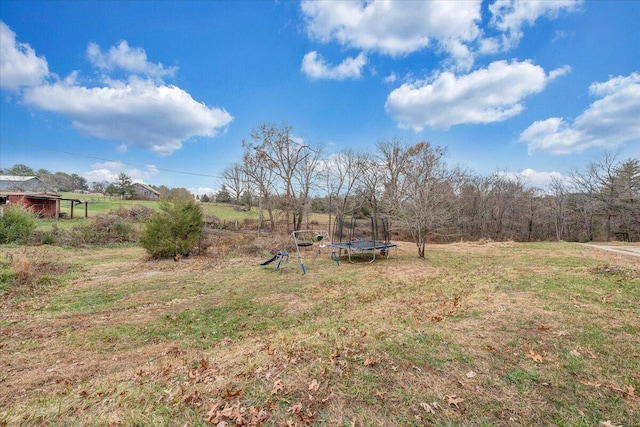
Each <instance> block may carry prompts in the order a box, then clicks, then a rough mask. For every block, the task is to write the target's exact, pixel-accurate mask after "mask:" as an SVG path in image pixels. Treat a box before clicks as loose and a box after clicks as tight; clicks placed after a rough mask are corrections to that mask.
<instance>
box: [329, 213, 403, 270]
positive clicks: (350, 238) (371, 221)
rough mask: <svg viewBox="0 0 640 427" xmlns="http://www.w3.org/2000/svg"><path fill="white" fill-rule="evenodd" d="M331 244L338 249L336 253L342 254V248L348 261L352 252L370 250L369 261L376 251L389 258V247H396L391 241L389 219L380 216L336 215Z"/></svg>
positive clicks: (372, 259)
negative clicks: (356, 216)
mask: <svg viewBox="0 0 640 427" xmlns="http://www.w3.org/2000/svg"><path fill="white" fill-rule="evenodd" d="M329 246H331V247H332V248H333V249H334V250H335V249H338V255H342V251H343V250H344V251H345V252H346V253H347V256H348V258H349V262H353V260H352V259H351V256H352V253H353V252H354V251H357V252H364V251H367V252H371V254H372V258H371V260H370V261H369V262H374V261H375V260H376V251H378V252H379V253H380V255H383V256H385V257H386V258H389V255H390V250H391V248H394V247H396V245H395V243H391V231H390V229H389V219H388V218H384V217H382V218H380V217H371V218H361V219H359V218H355V217H345V216H342V215H341V216H338V217H336V221H335V224H334V227H333V238H332V241H331V244H330V245H329Z"/></svg>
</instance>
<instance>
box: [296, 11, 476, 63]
mask: <svg viewBox="0 0 640 427" xmlns="http://www.w3.org/2000/svg"><path fill="white" fill-rule="evenodd" d="M480 4H481V1H480V0H469V1H439V2H433V1H427V2H422V1H420V2H405V1H398V2H392V1H367V2H343V1H303V2H302V4H301V9H302V13H303V14H304V16H305V21H306V28H307V33H308V35H309V37H311V38H312V39H315V40H318V41H320V42H322V43H330V42H334V41H335V42H337V43H339V44H340V45H342V46H346V47H350V48H356V49H361V50H364V51H376V52H379V53H381V54H384V55H390V56H394V57H396V56H403V55H407V54H410V53H412V52H417V51H419V50H422V49H424V48H426V47H428V46H432V47H437V48H440V49H442V50H444V51H446V52H451V53H452V54H453V56H454V57H459V56H460V54H461V53H462V52H463V51H464V49H462V48H461V45H462V44H463V43H467V42H471V41H473V40H474V39H476V37H477V36H478V35H479V33H480V31H479V28H478V22H479V20H480V18H481V16H480ZM432 40H433V42H432ZM465 61H468V58H465Z"/></svg>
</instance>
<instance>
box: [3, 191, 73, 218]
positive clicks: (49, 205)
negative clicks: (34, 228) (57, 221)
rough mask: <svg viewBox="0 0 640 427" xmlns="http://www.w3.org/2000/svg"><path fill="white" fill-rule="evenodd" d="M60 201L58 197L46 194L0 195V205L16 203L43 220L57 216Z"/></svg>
mask: <svg viewBox="0 0 640 427" xmlns="http://www.w3.org/2000/svg"><path fill="white" fill-rule="evenodd" d="M60 200H61V198H60V196H56V195H53V194H46V193H0V204H11V203H18V204H21V205H22V206H24V207H25V208H27V209H29V210H30V211H31V212H33V213H34V214H36V215H39V216H42V217H45V218H56V217H57V216H58V214H59V212H60Z"/></svg>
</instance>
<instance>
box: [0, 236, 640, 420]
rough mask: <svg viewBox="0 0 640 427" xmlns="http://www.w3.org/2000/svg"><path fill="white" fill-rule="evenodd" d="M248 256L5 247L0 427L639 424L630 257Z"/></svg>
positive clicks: (475, 247)
mask: <svg viewBox="0 0 640 427" xmlns="http://www.w3.org/2000/svg"><path fill="white" fill-rule="evenodd" d="M274 250H277V248H274ZM261 260H262V259H258V258H241V257H227V258H221V257H219V256H214V255H211V256H208V257H189V258H186V259H183V260H181V261H180V262H173V261H153V260H149V259H147V258H146V257H145V254H144V252H143V250H142V249H140V248H138V247H135V246H123V247H117V248H114V247H111V248H100V249H86V248H83V249H70V248H59V247H48V246H41V247H37V248H26V249H25V248H20V247H13V246H5V247H1V248H0V267H1V275H0V279H1V281H0V295H1V300H0V301H1V302H0V304H1V307H0V308H1V311H0V339H1V342H0V365H1V366H3V367H4V369H3V370H2V371H0V390H1V391H0V426H2V425H8V426H14V425H25V426H27V425H29V426H30V425H60V426H62V425H83V426H107V425H108V426H131V425H140V426H153V425H156V426H205V425H226V426H232V425H265V426H285V425H291V426H295V425H297V426H304V425H317V426H389V425H396V426H419V425H435V426H514V425H536V426H537V425H560V426H603V425H604V426H637V425H640V398H639V395H640V370H639V369H638V366H639V365H640V266H639V264H640V258H637V257H633V256H630V255H625V254H621V253H615V252H607V251H602V250H598V249H594V248H591V247H587V246H584V245H580V244H572V243H532V244H517V243H486V244H480V243H475V244H474V243H458V244H449V245H437V246H436V245H434V246H430V247H428V251H427V259H426V260H420V259H418V258H417V257H416V251H415V246H414V245H411V244H401V245H400V247H399V248H398V250H397V251H395V252H393V253H392V256H391V258H389V259H378V260H376V261H375V262H374V263H372V264H369V263H366V262H357V263H348V262H345V261H344V260H343V262H342V263H341V265H340V266H337V265H336V264H335V263H334V262H333V261H332V260H331V258H330V257H329V256H327V255H323V256H316V252H315V249H313V250H311V251H308V252H305V261H306V266H307V269H308V274H307V275H306V276H303V275H301V274H300V271H299V269H298V268H297V264H296V260H295V259H293V258H292V259H291V261H290V263H289V264H288V266H287V268H285V269H283V270H275V269H273V268H270V267H260V266H258V263H259V262H260V261H261ZM25 271H27V273H28V274H26V273H25V274H24V275H23V276H20V275H19V274H18V273H21V272H22V273H24V272H25ZM21 278H22V282H23V284H22V285H17V284H16V283H15V282H16V281H18V282H19V281H20V279H21ZM27 279H28V280H27ZM221 423H222V424H221ZM225 423H226V424H225Z"/></svg>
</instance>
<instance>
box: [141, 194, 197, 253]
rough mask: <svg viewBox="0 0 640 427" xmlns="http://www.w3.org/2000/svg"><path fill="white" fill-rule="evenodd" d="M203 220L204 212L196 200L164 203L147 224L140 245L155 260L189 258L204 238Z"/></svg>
mask: <svg viewBox="0 0 640 427" xmlns="http://www.w3.org/2000/svg"><path fill="white" fill-rule="evenodd" d="M202 218H203V215H202V210H201V209H200V206H199V205H197V204H196V203H195V202H194V201H193V200H189V199H174V200H163V201H161V202H160V205H159V210H158V211H157V212H155V213H154V214H153V215H151V217H150V218H149V219H148V220H147V222H146V224H145V228H144V230H143V232H142V236H141V237H140V244H141V245H142V247H143V248H144V249H146V251H147V253H148V254H149V255H151V256H152V257H154V258H168V257H172V256H174V255H176V254H182V255H185V254H188V253H190V252H191V249H192V247H194V246H195V245H196V244H197V243H198V240H199V239H200V236H201V235H202V229H203V221H202Z"/></svg>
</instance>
